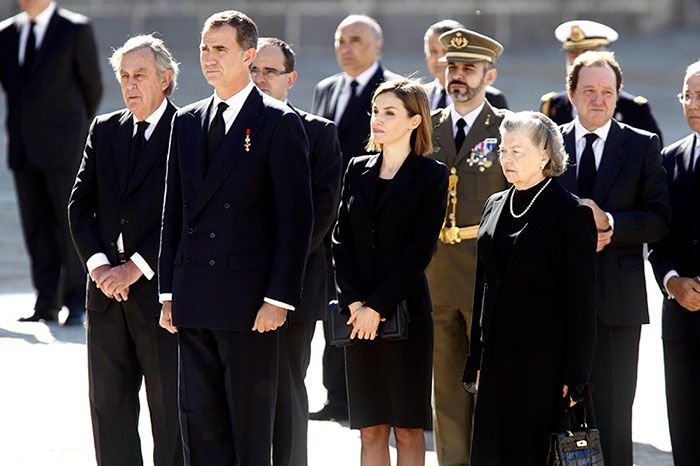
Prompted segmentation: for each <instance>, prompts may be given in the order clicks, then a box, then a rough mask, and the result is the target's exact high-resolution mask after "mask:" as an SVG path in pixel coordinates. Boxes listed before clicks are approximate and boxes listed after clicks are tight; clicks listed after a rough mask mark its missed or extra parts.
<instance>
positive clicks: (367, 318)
mask: <svg viewBox="0 0 700 466" xmlns="http://www.w3.org/2000/svg"><path fill="white" fill-rule="evenodd" d="M381 317H382V316H381V315H380V314H379V313H378V312H377V311H375V310H374V309H372V308H371V307H366V306H363V307H361V308H360V309H358V310H357V311H355V312H354V313H353V314H352V315H351V316H350V318H349V319H348V325H352V327H353V328H352V333H351V334H350V338H351V339H353V338H355V337H357V338H359V339H361V340H374V339H375V338H377V329H378V328H379V322H380V321H381Z"/></svg>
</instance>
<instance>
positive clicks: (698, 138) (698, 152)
mask: <svg viewBox="0 0 700 466" xmlns="http://www.w3.org/2000/svg"><path fill="white" fill-rule="evenodd" d="M698 158H700V133H695V151H694V152H693V163H692V167H693V172H695V170H697V169H698ZM678 276H679V275H678V271H677V270H675V269H673V270H669V271H668V272H667V273H666V275H664V280H663V283H664V289H665V290H666V294H667V295H668V299H673V295H672V294H671V292H670V291H668V286H667V285H668V281H669V280H670V279H671V278H673V277H678ZM696 278H698V277H696Z"/></svg>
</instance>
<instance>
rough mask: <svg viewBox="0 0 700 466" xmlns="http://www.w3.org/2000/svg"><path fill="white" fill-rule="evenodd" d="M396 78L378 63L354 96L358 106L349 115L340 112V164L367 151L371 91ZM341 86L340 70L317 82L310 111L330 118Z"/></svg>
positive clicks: (332, 115) (341, 75)
mask: <svg viewBox="0 0 700 466" xmlns="http://www.w3.org/2000/svg"><path fill="white" fill-rule="evenodd" d="M400 77H401V76H399V75H398V74H396V73H392V72H391V71H388V70H385V69H384V68H382V66H381V64H380V65H379V69H378V70H377V72H376V73H374V76H372V78H371V79H370V80H369V82H368V83H367V85H366V86H365V88H364V89H363V90H362V93H361V94H360V95H359V97H358V98H359V99H360V102H362V105H357V106H355V107H353V111H352V113H350V114H346V113H344V114H343V118H342V120H341V121H340V122H339V124H338V139H339V140H340V150H341V151H342V152H343V161H344V163H343V167H347V165H348V162H349V161H350V159H351V158H353V157H357V156H358V155H362V154H364V153H366V152H367V151H366V149H365V145H366V144H367V140H368V139H369V133H370V127H369V119H370V117H369V116H370V113H371V110H372V108H371V107H372V94H374V91H375V89H376V88H377V87H378V86H379V85H380V84H381V83H383V82H384V81H388V80H390V79H396V78H400ZM342 88H343V73H338V74H334V75H333V76H330V77H328V78H326V79H324V80H322V81H321V82H319V83H318V84H317V85H316V88H315V89H314V95H313V100H312V101H311V113H313V114H315V115H320V116H322V117H324V118H328V119H329V120H334V116H335V107H336V105H337V103H338V96H339V95H340V91H341V90H342Z"/></svg>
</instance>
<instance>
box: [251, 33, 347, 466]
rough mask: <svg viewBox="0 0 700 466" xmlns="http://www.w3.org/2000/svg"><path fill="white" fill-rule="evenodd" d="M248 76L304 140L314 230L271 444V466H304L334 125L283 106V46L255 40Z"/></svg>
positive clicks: (283, 350)
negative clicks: (294, 121)
mask: <svg viewBox="0 0 700 466" xmlns="http://www.w3.org/2000/svg"><path fill="white" fill-rule="evenodd" d="M250 74H251V76H252V78H253V82H254V83H255V85H256V86H258V88H259V89H260V90H261V91H262V92H264V93H265V94H267V95H269V96H271V97H274V98H275V99H277V100H281V101H282V102H286V103H287V105H289V106H290V107H291V108H292V110H294V111H295V112H296V113H297V115H299V117H300V118H301V122H302V123H303V125H304V130H305V131H306V137H307V139H308V140H309V162H310V164H311V195H312V198H313V212H314V224H313V231H312V234H311V246H310V247H309V251H310V253H309V257H308V259H307V261H306V272H305V275H304V284H303V288H302V289H303V291H302V295H301V302H300V304H299V307H298V308H297V309H296V311H294V312H292V313H290V314H289V317H288V319H287V320H288V322H289V323H288V324H287V326H286V328H285V329H283V330H282V331H281V332H280V346H279V348H280V359H279V385H278V389H277V408H276V410H275V429H274V434H273V438H272V462H273V464H274V465H275V466H305V465H306V464H307V463H308V461H307V427H308V413H309V400H308V397H307V394H306V385H305V384H304V379H305V378H306V369H307V368H308V367H309V360H310V358H311V340H312V338H313V336H314V330H315V329H316V321H318V320H323V319H324V318H325V316H326V312H327V305H328V293H327V287H328V284H327V278H328V270H327V267H328V266H329V265H328V262H329V257H327V255H326V248H325V247H324V245H323V238H324V237H325V236H326V234H327V233H328V232H329V231H330V230H331V228H332V226H333V223H334V221H335V214H336V210H337V207H338V202H339V197H340V178H341V170H342V167H343V158H342V154H341V153H340V143H339V142H338V133H337V130H336V126H335V123H333V122H332V121H330V120H327V119H325V118H322V117H318V116H315V115H311V114H310V113H307V112H304V111H302V110H299V109H297V108H296V107H294V106H292V104H291V103H290V102H289V101H288V100H287V97H288V95H289V91H290V90H291V89H292V87H294V84H295V83H296V80H297V77H298V75H297V72H296V71H295V70H294V51H293V50H292V48H291V47H290V46H289V44H287V43H286V42H284V41H283V40H280V39H277V38H274V37H262V38H260V39H258V50H257V54H256V56H255V59H254V60H253V64H252V66H251V67H250Z"/></svg>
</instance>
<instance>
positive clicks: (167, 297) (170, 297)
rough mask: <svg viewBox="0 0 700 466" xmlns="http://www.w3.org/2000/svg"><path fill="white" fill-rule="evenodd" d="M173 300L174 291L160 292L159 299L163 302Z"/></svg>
mask: <svg viewBox="0 0 700 466" xmlns="http://www.w3.org/2000/svg"><path fill="white" fill-rule="evenodd" d="M172 300H173V294H172V293H160V294H159V295H158V301H160V302H161V304H162V303H164V302H166V301H172Z"/></svg>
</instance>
